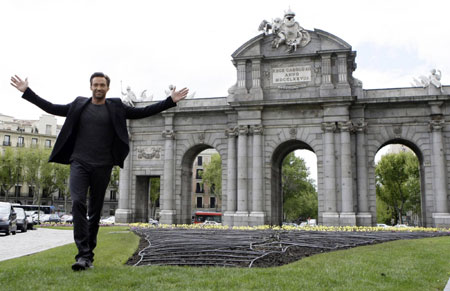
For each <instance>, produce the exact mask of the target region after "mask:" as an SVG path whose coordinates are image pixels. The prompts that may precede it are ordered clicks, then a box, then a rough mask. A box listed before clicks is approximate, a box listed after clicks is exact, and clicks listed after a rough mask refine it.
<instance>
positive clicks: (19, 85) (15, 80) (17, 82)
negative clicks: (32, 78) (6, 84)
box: [11, 75, 28, 93]
mask: <svg viewBox="0 0 450 291" xmlns="http://www.w3.org/2000/svg"><path fill="white" fill-rule="evenodd" d="M11 86H13V87H15V88H16V89H17V90H19V91H20V92H22V93H23V92H25V90H26V89H27V88H28V78H25V81H24V80H22V79H20V78H19V76H17V75H15V76H12V77H11Z"/></svg>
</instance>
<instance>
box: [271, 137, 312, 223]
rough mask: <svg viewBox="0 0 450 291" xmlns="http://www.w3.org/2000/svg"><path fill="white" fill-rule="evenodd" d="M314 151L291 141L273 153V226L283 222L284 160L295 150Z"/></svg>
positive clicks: (304, 144)
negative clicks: (282, 179) (282, 171)
mask: <svg viewBox="0 0 450 291" xmlns="http://www.w3.org/2000/svg"><path fill="white" fill-rule="evenodd" d="M303 149H305V150H310V151H312V152H314V153H316V152H315V151H314V149H313V148H312V147H311V146H310V145H309V144H307V143H306V142H303V141H301V140H297V139H291V140H287V141H284V142H282V143H281V144H279V145H278V146H277V147H276V148H275V150H274V151H273V153H272V158H271V175H270V177H271V182H272V183H271V197H270V202H271V203H270V204H271V207H270V208H271V221H270V223H271V224H272V225H281V223H282V222H283V197H282V191H281V186H282V185H281V165H282V163H283V160H284V158H285V157H286V156H287V155H288V154H289V153H291V152H292V151H294V150H303Z"/></svg>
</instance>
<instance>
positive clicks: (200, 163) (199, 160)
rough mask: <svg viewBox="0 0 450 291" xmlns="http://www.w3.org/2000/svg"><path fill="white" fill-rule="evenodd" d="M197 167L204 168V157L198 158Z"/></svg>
mask: <svg viewBox="0 0 450 291" xmlns="http://www.w3.org/2000/svg"><path fill="white" fill-rule="evenodd" d="M197 165H198V166H202V165H203V157H202V156H198V157H197Z"/></svg>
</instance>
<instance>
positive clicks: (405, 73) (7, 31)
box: [0, 0, 450, 178]
mask: <svg viewBox="0 0 450 291" xmlns="http://www.w3.org/2000/svg"><path fill="white" fill-rule="evenodd" d="M448 3H450V2H448V1H445V0H435V1H432V2H427V1H422V0H421V1H417V0H404V1H403V0H396V1H393V0H377V1H367V0H358V1H356V0H355V1H346V0H342V1H335V0H322V1H321V0H317V1H299V0H297V1H292V0H290V1H285V0H278V1H273V0H270V1H268V0H258V1H242V0H239V1H236V0H227V1H211V0H192V1H178V0H165V1H144V0H142V1H140V0H126V1H124V0H77V1H75V0H73V1H69V0H2V1H0V36H1V40H2V41H1V44H2V45H1V46H0V113H2V114H6V115H11V116H13V117H16V118H21V119H38V118H39V116H40V115H41V114H42V113H43V112H42V111H41V110H40V109H38V108H36V107H34V106H33V105H31V104H29V103H27V102H26V101H24V100H22V99H20V96H21V94H20V93H19V92H18V91H17V90H16V89H15V88H13V87H12V86H10V84H9V83H10V82H9V80H10V76H11V75H13V74H17V75H19V76H21V77H28V80H29V82H30V87H31V88H32V89H33V90H34V91H35V92H37V93H38V94H39V95H40V96H41V97H44V98H46V99H48V100H49V101H51V102H53V103H60V104H66V103H69V102H71V101H72V100H73V99H74V98H75V97H76V96H90V90H89V76H90V75H91V74H92V73H93V72H95V71H103V72H105V73H107V74H108V75H109V76H110V77H111V78H112V83H111V89H110V92H109V95H108V96H110V97H119V96H120V95H121V90H123V91H125V89H126V87H127V86H131V88H132V90H133V91H134V92H135V93H136V94H137V95H139V94H140V92H142V91H143V90H147V92H148V93H150V94H153V95H154V96H155V100H156V99H162V98H164V91H165V90H167V87H168V85H169V84H175V85H177V86H178V88H181V87H184V86H187V87H189V88H190V90H191V92H195V93H196V95H195V98H207V97H217V96H226V95H227V90H228V88H229V87H231V86H232V85H233V84H234V83H235V82H236V71H235V68H234V66H233V65H232V63H231V61H230V60H231V54H232V53H233V52H234V51H235V50H236V49H237V48H239V47H240V46H241V45H242V44H243V43H245V42H246V41H247V40H249V39H251V38H253V37H254V36H256V35H258V34H259V33H260V32H259V31H258V30H257V28H258V25H259V24H260V22H261V21H262V20H263V19H266V20H269V21H270V20H272V19H273V18H276V17H283V14H284V10H287V9H288V8H289V7H290V8H291V9H292V10H293V11H294V12H295V13H296V19H297V21H298V22H299V23H300V24H301V25H302V26H303V27H304V28H305V29H308V30H313V29H314V28H318V29H322V30H325V31H327V32H329V33H332V34H334V35H336V36H338V37H340V38H342V39H343V40H345V41H346V42H347V43H349V44H350V45H352V48H353V50H355V51H357V58H356V61H357V64H358V68H357V70H356V71H355V72H354V76H355V77H357V78H358V79H360V80H362V81H363V84H364V85H363V86H364V88H365V89H372V88H392V87H409V86H410V84H411V82H412V79H413V78H414V77H418V76H420V75H428V74H429V71H430V69H432V68H437V69H440V70H441V71H442V74H443V77H442V83H443V84H447V85H449V84H450V57H449V55H448V51H449V48H450V37H448V35H449V32H448V27H450V25H449V24H450V22H449V18H448V11H449V8H450V4H448ZM121 88H122V89H121ZM59 121H60V122H61V123H62V121H63V119H60V120H59ZM305 158H306V159H307V163H308V164H309V165H310V167H311V171H312V172H313V176H314V178H315V171H316V169H315V165H316V163H315V161H314V159H315V157H314V155H312V157H306V156H305ZM311 160H312V161H313V162H309V161H311Z"/></svg>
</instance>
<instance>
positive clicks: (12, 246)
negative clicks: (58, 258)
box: [0, 228, 74, 261]
mask: <svg viewBox="0 0 450 291" xmlns="http://www.w3.org/2000/svg"><path fill="white" fill-rule="evenodd" d="M70 243H74V240H73V231H72V230H59V229H47V228H38V229H36V230H28V231H27V232H24V233H21V232H20V231H18V232H17V234H16V235H12V234H10V235H9V236H6V235H5V234H3V233H2V234H0V261H5V260H9V259H13V258H18V257H22V256H26V255H31V254H34V253H38V252H41V251H44V250H48V249H51V248H54V247H58V246H62V245H66V244H70Z"/></svg>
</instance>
